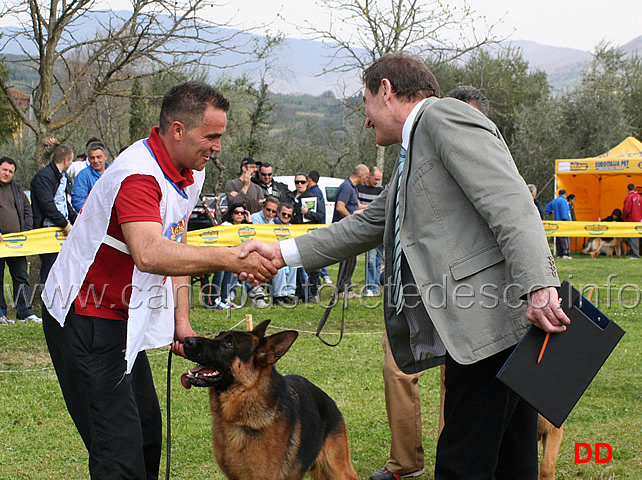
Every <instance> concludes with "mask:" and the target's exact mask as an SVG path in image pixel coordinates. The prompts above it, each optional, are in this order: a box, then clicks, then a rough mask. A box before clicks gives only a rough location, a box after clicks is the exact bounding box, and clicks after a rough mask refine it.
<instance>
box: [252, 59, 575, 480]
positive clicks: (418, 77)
mask: <svg viewBox="0 0 642 480" xmlns="http://www.w3.org/2000/svg"><path fill="white" fill-rule="evenodd" d="M363 80H364V84H365V95H364V102H365V105H366V122H365V126H366V127H368V128H373V129H374V131H375V137H376V141H377V144H379V145H383V146H386V145H393V144H396V143H401V144H402V151H406V150H407V153H406V155H405V156H406V158H405V160H404V161H403V162H401V161H398V162H397V164H396V165H395V171H394V173H393V176H392V179H391V181H390V187H389V188H387V189H386V190H385V191H384V192H383V193H382V194H381V195H380V196H379V197H378V198H377V199H376V200H375V201H373V202H372V203H371V204H370V206H369V207H368V209H366V211H364V212H363V213H361V214H360V215H353V216H351V217H349V218H347V219H345V220H344V221H341V222H339V223H337V224H335V225H332V226H330V227H328V228H324V229H319V230H316V231H314V232H312V233H310V234H308V235H304V236H301V237H298V238H296V239H292V240H291V241H290V240H288V241H286V242H279V243H278V244H261V243H260V242H252V243H246V244H244V245H245V248H244V249H243V250H244V252H250V251H252V250H258V251H259V252H261V254H263V255H264V256H266V257H267V258H270V259H272V261H273V263H274V264H275V266H276V267H277V268H279V267H280V266H282V265H284V264H286V263H287V264H288V265H295V264H299V263H302V264H303V265H304V266H305V267H306V268H319V267H321V266H324V265H329V264H333V263H336V262H338V261H341V260H343V259H345V258H348V257H351V256H354V255H357V254H359V253H361V252H364V251H367V250H369V249H372V248H374V247H375V246H377V245H379V244H380V243H381V242H382V241H383V244H384V249H385V259H386V268H385V270H386V285H385V288H384V295H385V296H384V303H385V305H384V313H385V319H386V331H387V334H388V338H389V341H390V347H391V350H392V353H393V356H394V359H395V361H396V363H397V365H398V366H399V368H401V370H403V371H404V372H406V373H415V372H418V371H421V370H424V369H426V368H430V367H433V366H436V365H439V364H442V363H444V362H445V363H446V366H447V368H446V371H447V372H448V373H447V375H446V399H445V428H444V430H443V432H442V434H441V436H440V438H439V442H438V445H437V459H436V465H435V478H436V479H437V480H450V479H461V480H474V479H480V480H481V479H492V478H494V479H497V480H501V479H520V480H530V479H533V480H535V479H536V478H537V443H536V436H537V435H536V433H537V414H536V412H535V411H534V410H532V409H531V408H530V407H529V406H528V405H526V404H525V402H523V401H522V400H521V399H520V398H519V397H518V396H517V395H515V394H514V393H513V392H512V391H510V390H509V389H508V388H506V387H505V386H504V385H503V384H502V383H501V382H499V381H498V380H497V379H496V378H495V374H496V373H497V372H498V370H499V369H500V368H501V366H502V365H503V363H504V361H505V360H506V359H507V358H508V356H509V354H510V352H511V350H512V347H513V346H514V345H515V344H516V343H517V342H518V341H519V339H520V338H521V337H522V336H523V335H524V333H525V332H526V329H527V328H528V326H529V321H530V322H532V323H533V324H534V325H536V326H538V327H539V328H542V329H544V330H546V331H549V332H561V331H563V330H564V329H565V328H566V327H565V324H567V323H568V322H569V319H568V318H567V317H566V315H565V314H564V312H563V311H562V310H561V308H559V300H558V296H557V290H556V289H555V287H556V286H559V281H558V278H557V272H556V269H555V263H554V259H553V257H552V256H551V254H550V250H549V248H548V244H547V242H546V237H545V234H544V229H543V227H542V223H541V220H540V218H539V215H538V213H537V211H536V209H535V207H534V205H533V202H532V198H531V195H530V193H529V190H528V188H527V186H526V184H525V182H524V180H523V179H522V178H521V176H520V175H519V172H518V171H517V168H516V167H515V164H514V162H513V159H512V157H511V155H510V152H509V151H508V148H507V146H506V144H505V143H504V141H503V139H502V136H501V134H500V133H499V131H498V129H497V127H496V126H495V124H493V123H492V122H491V121H490V120H488V119H487V118H486V117H485V116H484V115H483V114H482V113H480V112H479V111H477V110H476V109H474V108H473V107H471V106H470V105H467V104H465V103H464V102H461V101H459V100H456V99H451V98H445V99H439V85H438V83H437V81H436V79H435V78H434V76H433V75H432V73H431V72H430V71H429V70H428V68H427V67H426V66H425V64H424V63H423V62H422V61H420V60H418V59H416V58H413V57H409V56H406V55H403V54H394V55H386V56H384V57H381V58H380V59H378V60H377V61H375V62H374V63H373V64H372V65H371V66H370V67H368V68H367V69H366V70H365V71H364V74H363ZM400 167H402V174H401V176H400V175H399V170H400ZM397 212H398V213H397ZM395 225H398V228H397V229H396V228H395ZM395 244H397V245H400V246H401V252H402V253H401V256H399V255H396V254H395V253H396V252H398V251H399V250H398V248H395ZM241 255H243V253H242V254H241ZM395 257H396V258H395ZM396 259H397V261H396ZM396 265H399V266H400V274H401V277H400V278H401V287H402V293H403V297H398V296H397V292H398V291H399V284H398V283H397V282H395V281H394V279H395V278H399V277H398V273H397V272H398V269H396V268H395V266H396ZM397 298H402V300H403V302H399V301H397Z"/></svg>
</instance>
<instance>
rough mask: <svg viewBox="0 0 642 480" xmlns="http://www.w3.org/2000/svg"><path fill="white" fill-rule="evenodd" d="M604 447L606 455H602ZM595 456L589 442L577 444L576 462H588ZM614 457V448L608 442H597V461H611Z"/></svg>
mask: <svg viewBox="0 0 642 480" xmlns="http://www.w3.org/2000/svg"><path fill="white" fill-rule="evenodd" d="M603 449H606V457H602V456H601V452H602V451H603ZM591 458H593V450H592V449H591V446H590V445H589V444H588V443H576V444H575V463H588V462H590V461H591ZM612 458H613V449H612V448H611V445H609V444H608V443H596V444H595V463H609V462H610V461H611V459H612Z"/></svg>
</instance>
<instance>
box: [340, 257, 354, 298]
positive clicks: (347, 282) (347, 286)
mask: <svg viewBox="0 0 642 480" xmlns="http://www.w3.org/2000/svg"><path fill="white" fill-rule="evenodd" d="M348 262H350V260H344V261H343V262H341V263H340V264H339V271H341V267H342V266H343V264H344V263H347V265H346V275H345V279H344V281H343V282H341V284H340V285H337V286H338V287H339V289H338V292H339V293H341V292H350V291H352V274H353V273H354V267H356V266H357V262H356V259H354V260H353V261H352V263H348Z"/></svg>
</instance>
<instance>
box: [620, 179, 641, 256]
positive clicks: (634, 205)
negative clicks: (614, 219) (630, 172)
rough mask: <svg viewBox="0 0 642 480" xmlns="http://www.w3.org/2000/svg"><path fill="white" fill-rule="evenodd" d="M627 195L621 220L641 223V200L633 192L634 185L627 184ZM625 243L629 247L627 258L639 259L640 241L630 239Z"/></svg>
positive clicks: (634, 191)
mask: <svg viewBox="0 0 642 480" xmlns="http://www.w3.org/2000/svg"><path fill="white" fill-rule="evenodd" d="M628 189H629V193H628V194H627V196H626V198H625V199H624V208H623V209H622V218H623V219H624V221H625V222H639V221H642V198H641V197H640V194H639V193H638V192H637V191H636V190H635V185H633V184H632V183H629V186H628ZM626 242H627V243H628V244H629V247H631V255H629V258H640V239H639V238H634V237H630V238H627V239H626Z"/></svg>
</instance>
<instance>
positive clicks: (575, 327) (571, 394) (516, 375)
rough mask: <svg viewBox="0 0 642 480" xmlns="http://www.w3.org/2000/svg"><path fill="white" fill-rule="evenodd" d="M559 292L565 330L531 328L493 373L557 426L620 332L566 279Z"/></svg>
mask: <svg viewBox="0 0 642 480" xmlns="http://www.w3.org/2000/svg"><path fill="white" fill-rule="evenodd" d="M559 296H560V298H561V299H562V300H561V304H560V305H561V307H562V308H563V309H564V312H565V313H566V315H568V317H569V318H570V319H571V324H570V325H568V326H567V329H566V331H564V332H561V333H553V334H550V335H547V334H546V332H544V331H543V330H541V329H539V328H537V327H535V326H532V327H531V328H530V329H529V330H528V332H527V333H526V335H525V336H524V338H522V340H521V341H520V343H519V344H518V345H517V347H515V350H514V351H513V353H512V354H511V356H510V357H509V358H508V360H507V361H506V363H505V364H504V366H503V367H502V369H501V370H500V371H499V373H498V374H497V378H498V379H499V380H501V381H502V382H504V383H505V384H506V385H507V386H508V387H509V388H511V389H512V390H514V391H515V392H516V393H517V394H518V395H520V396H521V397H522V398H523V399H524V400H526V401H527V402H528V403H529V404H530V405H531V406H533V407H534V408H535V409H536V410H537V411H538V412H539V413H540V414H542V416H544V418H546V419H547V420H548V421H549V422H551V423H552V424H553V425H555V426H556V427H558V428H559V427H560V426H561V425H562V423H564V421H565V420H566V417H567V416H568V415H569V413H570V412H571V410H572V409H573V407H574V406H575V405H576V404H577V402H578V401H579V399H580V397H581V396H582V395H583V393H584V391H585V390H586V389H587V388H588V386H589V384H590V383H591V381H592V380H593V378H594V377H595V375H597V373H598V371H599V370H600V368H602V365H603V364H604V362H605V361H606V359H607V358H608V357H609V355H610V354H611V352H612V351H613V349H614V348H615V347H616V345H617V344H618V342H619V341H620V339H621V338H622V336H623V335H624V333H625V332H624V330H623V329H622V328H621V327H620V326H619V325H618V324H617V323H615V322H614V321H613V320H611V319H609V318H608V316H607V315H605V314H604V313H603V312H601V311H600V310H599V309H598V308H597V307H596V306H595V305H593V304H592V303H591V302H590V301H589V300H587V299H586V298H585V297H584V296H583V295H581V294H580V292H578V291H577V290H576V289H575V288H574V287H573V286H572V285H571V284H570V283H568V282H567V281H564V282H563V283H562V286H561V287H560V289H559Z"/></svg>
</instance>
